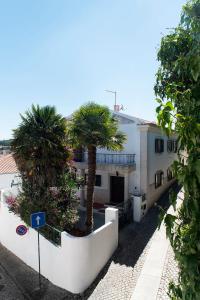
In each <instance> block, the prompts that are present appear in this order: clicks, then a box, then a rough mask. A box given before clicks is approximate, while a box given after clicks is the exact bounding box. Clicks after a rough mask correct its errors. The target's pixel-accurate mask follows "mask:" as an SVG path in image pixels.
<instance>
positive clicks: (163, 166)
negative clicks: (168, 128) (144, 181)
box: [148, 132, 177, 184]
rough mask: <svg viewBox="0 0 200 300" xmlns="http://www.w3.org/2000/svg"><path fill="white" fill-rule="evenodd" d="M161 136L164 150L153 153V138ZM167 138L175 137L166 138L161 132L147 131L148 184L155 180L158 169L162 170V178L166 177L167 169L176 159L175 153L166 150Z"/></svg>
mask: <svg viewBox="0 0 200 300" xmlns="http://www.w3.org/2000/svg"><path fill="white" fill-rule="evenodd" d="M157 138H161V139H163V140H164V152H162V153H155V139H157ZM168 139H176V138H175V137H170V138H168V137H167V136H166V135H164V134H162V133H161V132H160V133H159V132H148V184H152V183H154V182H155V173H156V171H158V170H162V171H163V172H164V178H166V177H167V169H168V168H169V166H171V165H172V163H173V161H174V160H175V159H177V154H176V153H173V152H167V141H168Z"/></svg>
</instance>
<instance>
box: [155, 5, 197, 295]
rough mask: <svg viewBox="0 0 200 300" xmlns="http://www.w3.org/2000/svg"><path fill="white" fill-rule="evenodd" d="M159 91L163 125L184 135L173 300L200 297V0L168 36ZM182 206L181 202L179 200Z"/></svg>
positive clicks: (173, 235) (170, 225) (178, 166)
mask: <svg viewBox="0 0 200 300" xmlns="http://www.w3.org/2000/svg"><path fill="white" fill-rule="evenodd" d="M158 60H159V62H160V67H159V70H158V73H157V82H156V86H155V93H156V95H157V97H158V98H157V101H158V103H159V106H158V108H157V114H158V121H159V123H160V125H161V126H162V128H163V129H164V130H165V131H166V132H167V133H168V134H170V132H171V131H172V130H175V131H176V132H177V134H178V144H179V147H178V161H176V162H174V172H175V175H176V177H177V179H178V181H179V183H180V184H181V185H183V188H184V201H183V203H182V205H181V208H180V209H179V210H178V212H177V216H176V217H175V216H172V215H169V214H168V215H165V223H166V226H167V234H168V236H169V238H170V242H171V245H172V247H173V250H174V253H175V258H176V260H177V261H178V265H179V269H180V273H179V279H178V284H174V283H172V284H171V285H170V295H171V299H177V300H178V299H184V300H198V299H200V284H199V281H200V242H199V241H200V226H199V220H200V0H192V1H189V2H188V3H187V4H186V5H185V6H184V7H183V12H182V16H181V21H180V24H179V25H178V26H177V27H176V28H175V29H173V30H171V32H170V33H169V34H168V35H166V36H165V37H163V38H162V41H161V46H160V49H159V52H158ZM173 200H174V201H173V204H174V205H176V199H175V198H174V199H173Z"/></svg>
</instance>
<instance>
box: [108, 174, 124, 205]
mask: <svg viewBox="0 0 200 300" xmlns="http://www.w3.org/2000/svg"><path fill="white" fill-rule="evenodd" d="M123 201H124V177H120V176H110V202H111V203H115V204H118V203H121V202H123Z"/></svg>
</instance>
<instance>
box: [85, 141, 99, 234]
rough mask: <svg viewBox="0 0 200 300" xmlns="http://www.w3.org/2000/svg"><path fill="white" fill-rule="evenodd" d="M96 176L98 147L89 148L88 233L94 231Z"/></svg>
mask: <svg viewBox="0 0 200 300" xmlns="http://www.w3.org/2000/svg"><path fill="white" fill-rule="evenodd" d="M95 174H96V147H95V146H88V181H87V205H86V206H87V218H86V223H85V225H86V226H87V232H88V233H90V232H92V229H93V195H94V185H95Z"/></svg>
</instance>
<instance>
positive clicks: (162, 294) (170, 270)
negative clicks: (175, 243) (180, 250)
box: [156, 246, 178, 300]
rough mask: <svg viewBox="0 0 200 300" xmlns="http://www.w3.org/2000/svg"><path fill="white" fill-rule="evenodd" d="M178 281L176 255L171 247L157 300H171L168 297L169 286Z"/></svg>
mask: <svg viewBox="0 0 200 300" xmlns="http://www.w3.org/2000/svg"><path fill="white" fill-rule="evenodd" d="M177 279H178V266H177V263H176V262H175V260H174V253H173V250H172V247H171V246H169V248H168V251H167V255H166V259H165V265H164V268H163V274H162V278H161V281H160V287H159V290H158V296H157V299H156V300H169V299H170V298H169V296H168V295H167V292H168V285H169V283H170V281H172V280H173V281H174V282H177Z"/></svg>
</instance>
